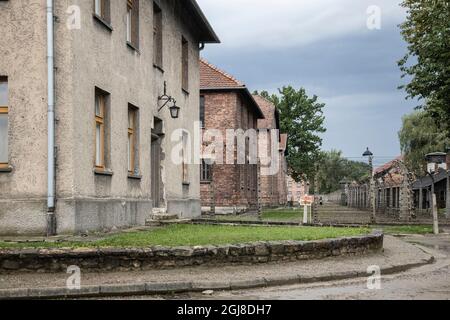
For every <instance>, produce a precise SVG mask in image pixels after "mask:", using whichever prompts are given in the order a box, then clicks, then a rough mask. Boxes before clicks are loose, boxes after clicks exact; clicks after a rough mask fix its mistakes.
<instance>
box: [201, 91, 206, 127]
mask: <svg viewBox="0 0 450 320" xmlns="http://www.w3.org/2000/svg"><path fill="white" fill-rule="evenodd" d="M200 126H201V127H202V128H205V96H200Z"/></svg>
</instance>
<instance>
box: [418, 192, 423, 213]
mask: <svg viewBox="0 0 450 320" xmlns="http://www.w3.org/2000/svg"><path fill="white" fill-rule="evenodd" d="M418 209H419V213H421V212H422V210H423V189H422V188H420V189H419V208H418Z"/></svg>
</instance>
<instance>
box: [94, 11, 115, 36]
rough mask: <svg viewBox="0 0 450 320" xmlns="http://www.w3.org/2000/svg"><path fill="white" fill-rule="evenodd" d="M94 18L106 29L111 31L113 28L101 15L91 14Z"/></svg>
mask: <svg viewBox="0 0 450 320" xmlns="http://www.w3.org/2000/svg"><path fill="white" fill-rule="evenodd" d="M93 16H94V20H96V21H97V22H99V23H100V24H101V25H103V26H104V27H105V28H106V29H108V30H109V31H110V32H112V31H113V30H114V29H113V27H112V26H111V25H110V24H109V23H108V22H107V21H106V20H105V19H103V18H102V17H100V16H99V15H98V14H95V13H94V14H93Z"/></svg>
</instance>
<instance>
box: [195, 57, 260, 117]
mask: <svg viewBox="0 0 450 320" xmlns="http://www.w3.org/2000/svg"><path fill="white" fill-rule="evenodd" d="M200 90H201V91H222V90H227V91H239V93H240V94H241V95H242V96H243V97H244V98H245V99H246V100H247V101H248V103H249V105H250V106H251V107H252V108H253V109H254V111H255V113H256V115H257V117H258V119H264V114H263V112H262V111H261V109H260V107H259V105H258V103H256V101H255V99H254V98H253V96H252V94H251V93H250V91H248V88H247V87H246V86H245V84H243V83H242V82H240V81H238V80H236V79H235V78H234V77H233V76H231V75H229V74H228V73H226V72H225V71H222V70H220V69H219V68H217V67H216V66H214V65H212V64H211V63H209V62H207V61H206V60H204V59H200Z"/></svg>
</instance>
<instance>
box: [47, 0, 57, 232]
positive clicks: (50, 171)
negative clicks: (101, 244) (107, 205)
mask: <svg viewBox="0 0 450 320" xmlns="http://www.w3.org/2000/svg"><path fill="white" fill-rule="evenodd" d="M54 63H55V59H54V15H53V0H47V88H48V92H47V99H48V108H47V121H48V124H47V126H48V127H47V130H48V131H47V140H48V141H47V142H48V147H47V148H48V149H47V158H48V165H47V236H53V235H55V234H56V217H55V79H54Z"/></svg>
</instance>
